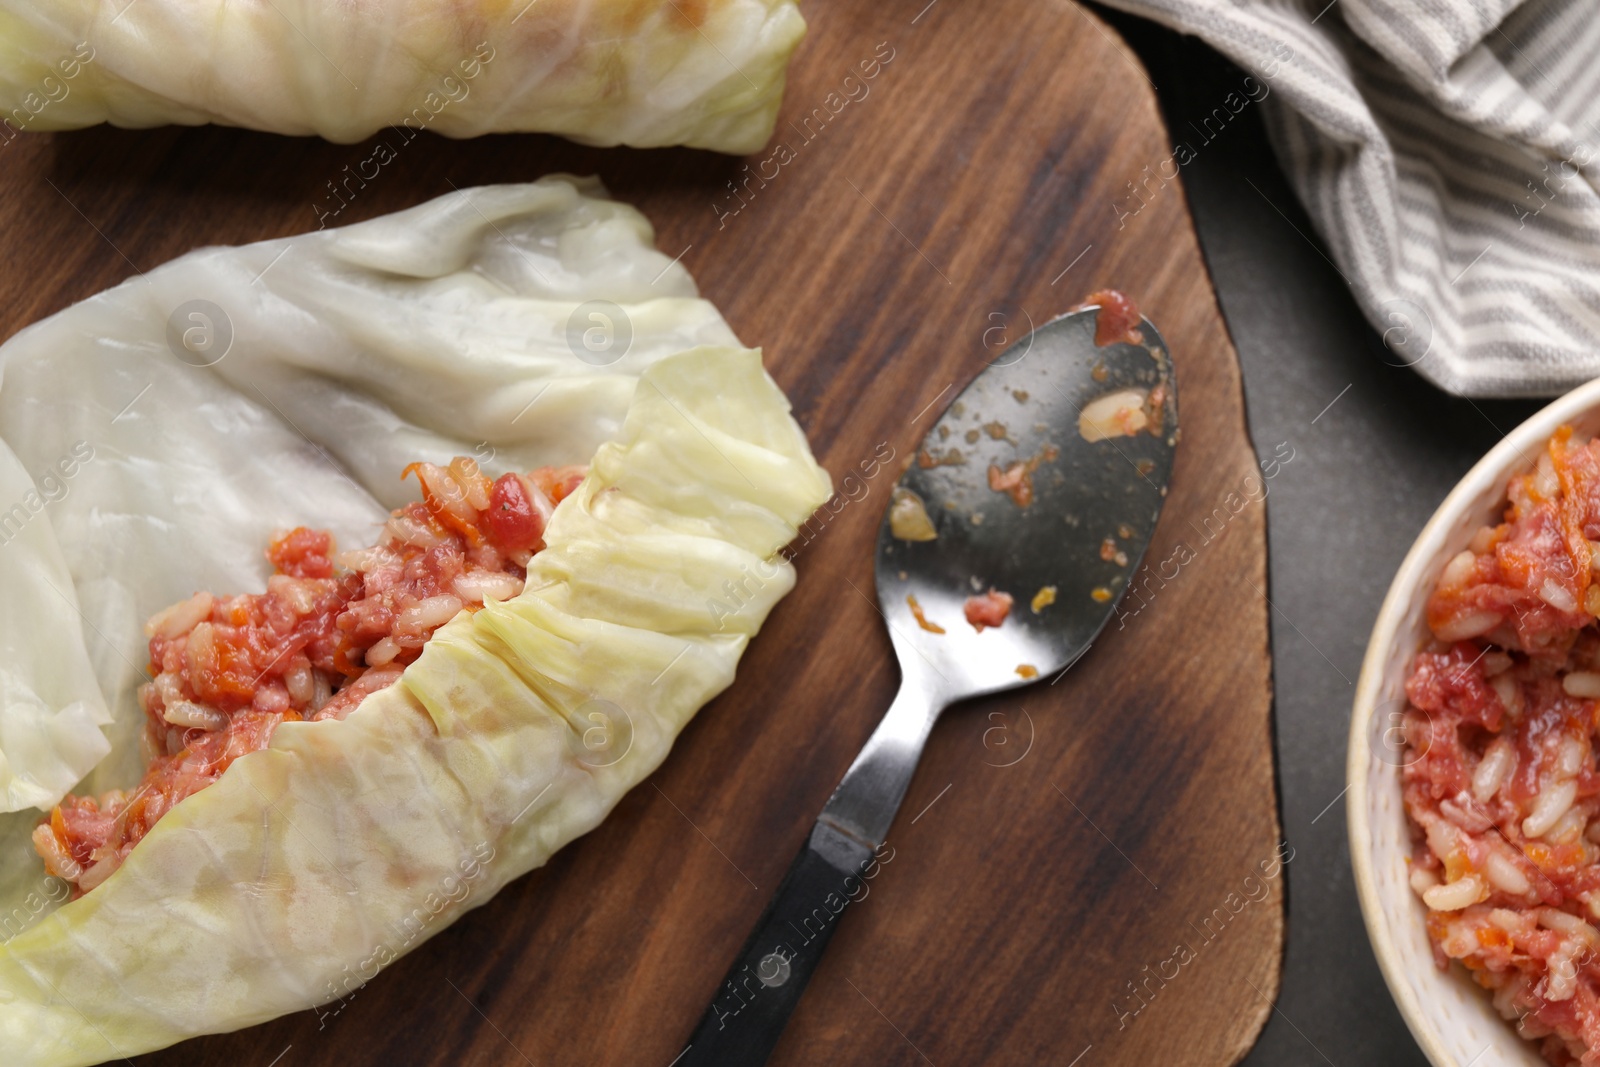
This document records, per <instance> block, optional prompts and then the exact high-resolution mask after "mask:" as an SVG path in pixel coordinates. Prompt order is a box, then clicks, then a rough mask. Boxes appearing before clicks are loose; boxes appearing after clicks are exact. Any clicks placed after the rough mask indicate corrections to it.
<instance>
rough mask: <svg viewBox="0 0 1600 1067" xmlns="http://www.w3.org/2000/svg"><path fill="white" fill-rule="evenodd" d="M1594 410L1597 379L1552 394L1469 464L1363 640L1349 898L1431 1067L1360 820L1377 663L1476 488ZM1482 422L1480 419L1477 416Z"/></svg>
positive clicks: (1428, 1026) (1348, 787)
mask: <svg viewBox="0 0 1600 1067" xmlns="http://www.w3.org/2000/svg"><path fill="white" fill-rule="evenodd" d="M1596 408H1600V378H1597V379H1595V380H1593V381H1589V382H1586V383H1585V384H1583V385H1580V386H1578V387H1577V388H1576V389H1573V390H1572V391H1571V392H1569V393H1566V394H1565V395H1563V396H1561V397H1558V398H1557V399H1555V400H1553V401H1551V402H1550V403H1549V404H1547V405H1545V406H1544V407H1542V408H1540V409H1539V410H1538V411H1536V412H1534V413H1533V414H1532V415H1530V416H1528V418H1527V419H1525V420H1523V422H1522V423H1521V424H1519V425H1518V426H1517V427H1516V428H1515V429H1513V430H1512V431H1511V432H1510V433H1507V434H1505V435H1504V436H1503V437H1502V438H1501V439H1500V441H1499V442H1498V443H1496V444H1495V446H1494V447H1493V448H1491V449H1490V450H1489V451H1488V452H1487V453H1485V454H1484V456H1483V458H1481V459H1479V460H1478V462H1477V463H1474V464H1473V465H1472V468H1471V469H1470V470H1468V471H1467V473H1466V474H1465V475H1463V476H1462V478H1461V480H1460V481H1458V482H1457V483H1456V484H1455V487H1454V488H1453V489H1451V490H1450V492H1449V494H1448V495H1447V496H1446V497H1445V498H1444V500H1443V501H1442V502H1441V503H1440V504H1439V506H1438V508H1436V509H1435V510H1434V512H1433V515H1432V516H1431V517H1430V518H1429V519H1428V521H1427V523H1426V524H1425V525H1424V526H1423V527H1422V530H1421V532H1420V533H1418V535H1417V539H1416V541H1414V542H1413V543H1412V545H1411V549H1410V550H1409V551H1408V552H1407V553H1406V556H1405V559H1404V560H1403V561H1402V562H1401V564H1400V568H1399V569H1398V570H1397V571H1396V572H1395V576H1394V580H1393V581H1392V582H1390V584H1389V591H1388V592H1387V593H1386V594H1384V598H1383V606H1382V607H1381V608H1379V609H1378V617H1377V619H1376V621H1375V622H1374V623H1373V626H1372V634H1371V636H1370V637H1369V638H1368V639H1367V649H1366V652H1365V654H1364V655H1363V657H1362V660H1361V674H1360V676H1359V677H1358V678H1357V680H1356V694H1355V700H1354V702H1353V705H1352V707H1351V712H1350V739H1349V746H1348V749H1347V757H1346V761H1345V814H1346V821H1347V823H1348V826H1349V846H1350V863H1351V868H1352V872H1353V873H1354V875H1355V883H1356V896H1357V898H1358V900H1359V901H1360V904H1361V917H1362V920H1363V924H1364V925H1365V926H1366V928H1367V938H1368V940H1369V941H1371V942H1372V949H1373V952H1374V954H1375V955H1376V956H1377V958H1378V969H1379V970H1380V971H1381V972H1382V973H1383V980H1384V982H1385V983H1386V984H1387V985H1388V987H1389V993H1390V995H1391V996H1392V997H1393V998H1394V1001H1395V1003H1396V1005H1398V1006H1399V1008H1400V1015H1401V1017H1402V1018H1404V1019H1405V1022H1406V1026H1407V1027H1408V1028H1409V1029H1410V1030H1411V1035H1412V1036H1413V1037H1414V1038H1416V1040H1417V1043H1418V1044H1419V1045H1421V1046H1422V1050H1423V1052H1424V1054H1426V1055H1427V1057H1428V1060H1429V1062H1431V1063H1432V1064H1434V1065H1435V1067H1459V1065H1458V1064H1457V1063H1456V1062H1455V1060H1454V1059H1453V1058H1452V1057H1451V1055H1450V1054H1449V1053H1448V1052H1447V1051H1446V1050H1445V1047H1444V1044H1443V1041H1442V1039H1441V1038H1440V1035H1439V1034H1438V1033H1437V1032H1436V1030H1435V1028H1434V1026H1433V1024H1432V1023H1431V1021H1430V1020H1429V1018H1428V1016H1427V1015H1426V1014H1424V1013H1423V1011H1422V1007H1421V1004H1420V1002H1419V1000H1418V997H1417V993H1416V991H1415V989H1414V988H1413V987H1412V986H1411V984H1410V982H1409V981H1407V977H1406V975H1407V972H1406V968H1405V965H1404V964H1403V963H1402V961H1401V959H1400V955H1399V950H1398V948H1397V947H1396V945H1395V942H1394V937H1393V935H1392V934H1391V932H1390V930H1389V927H1388V925H1387V923H1386V922H1385V919H1384V915H1383V909H1382V907H1381V903H1380V894H1379V891H1378V882H1377V878H1376V875H1375V873H1374V872H1375V867H1374V863H1373V856H1372V829H1371V826H1370V824H1369V822H1368V819H1367V811H1368V797H1369V794H1368V790H1367V775H1368V768H1369V766H1370V760H1371V755H1372V753H1371V746H1370V744H1369V734H1370V731H1369V729H1368V724H1369V723H1370V721H1371V718H1372V713H1373V711H1374V710H1375V709H1376V707H1377V703H1378V699H1377V698H1378V693H1379V690H1380V689H1381V688H1382V685H1383V673H1384V663H1385V661H1386V660H1387V659H1388V655H1389V650H1390V649H1391V647H1392V646H1393V643H1394V641H1395V638H1396V635H1397V633H1398V630H1399V628H1400V624H1401V622H1402V620H1403V619H1404V616H1405V614H1406V611H1407V609H1408V608H1409V607H1410V604H1411V597H1412V596H1413V595H1415V592H1416V591H1417V590H1419V589H1422V588H1423V587H1424V583H1425V582H1426V581H1428V580H1430V579H1431V578H1432V577H1433V576H1432V575H1431V574H1428V573H1424V570H1425V569H1426V568H1427V567H1428V565H1429V564H1430V562H1431V561H1432V560H1435V559H1437V558H1438V553H1439V551H1440V549H1441V548H1442V547H1443V543H1444V541H1445V539H1446V538H1447V536H1448V534H1449V531H1450V529H1451V527H1452V526H1454V525H1455V523H1456V521H1457V520H1458V519H1459V518H1460V517H1461V515H1462V514H1464V513H1465V512H1466V511H1467V510H1468V509H1469V508H1470V507H1471V506H1472V505H1473V503H1474V502H1475V501H1476V500H1477V499H1478V498H1479V497H1480V495H1481V494H1482V493H1483V491H1484V489H1485V488H1486V487H1488V486H1490V485H1494V486H1496V487H1497V488H1498V489H1500V490H1501V491H1502V492H1503V491H1504V488H1505V483H1506V481H1507V479H1509V478H1510V476H1511V475H1512V473H1514V472H1515V471H1516V470H1518V469H1520V468H1521V467H1524V466H1526V465H1527V458H1526V457H1528V456H1530V455H1534V454H1537V453H1538V452H1539V451H1542V450H1543V448H1544V446H1545V442H1547V441H1548V440H1549V439H1550V437H1551V435H1553V434H1554V433H1555V431H1556V430H1557V429H1558V428H1559V427H1560V426H1561V425H1562V424H1563V423H1567V422H1572V421H1575V420H1576V419H1578V418H1579V417H1580V416H1582V415H1585V414H1589V413H1591V412H1592V411H1593V410H1594V409H1596ZM1485 418H1487V416H1485Z"/></svg>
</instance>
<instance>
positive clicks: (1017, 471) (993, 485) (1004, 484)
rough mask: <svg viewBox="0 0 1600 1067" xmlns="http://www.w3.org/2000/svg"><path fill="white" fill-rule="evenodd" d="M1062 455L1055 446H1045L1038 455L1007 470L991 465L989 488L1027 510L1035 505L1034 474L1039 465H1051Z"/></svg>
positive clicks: (1017, 462) (1015, 463)
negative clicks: (1008, 497) (1003, 494)
mask: <svg viewBox="0 0 1600 1067" xmlns="http://www.w3.org/2000/svg"><path fill="white" fill-rule="evenodd" d="M1060 454H1061V450H1060V449H1058V448H1056V446H1055V445H1045V446H1044V447H1043V448H1041V449H1040V450H1039V452H1038V454H1037V455H1035V456H1033V457H1032V458H1030V459H1026V460H1022V459H1019V460H1017V461H1015V462H1014V463H1012V464H1011V465H1010V466H1009V467H1007V468H1006V469H1005V470H1001V469H1000V466H999V465H998V464H995V463H991V464H989V488H990V489H992V490H994V491H995V492H996V493H1005V494H1007V495H1008V496H1010V497H1011V500H1012V502H1013V503H1015V504H1016V505H1017V507H1019V508H1025V507H1027V506H1028V505H1029V504H1031V503H1033V472H1034V471H1036V470H1038V469H1039V464H1041V463H1049V462H1051V461H1053V460H1054V459H1055V458H1056V457H1057V456H1059V455H1060Z"/></svg>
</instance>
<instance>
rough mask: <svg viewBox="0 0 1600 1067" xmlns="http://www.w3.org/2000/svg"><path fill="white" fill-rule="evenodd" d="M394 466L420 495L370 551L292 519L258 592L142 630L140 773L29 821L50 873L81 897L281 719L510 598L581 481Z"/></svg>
mask: <svg viewBox="0 0 1600 1067" xmlns="http://www.w3.org/2000/svg"><path fill="white" fill-rule="evenodd" d="M405 473H406V475H407V476H410V475H412V474H415V475H416V476H417V478H418V479H419V481H420V482H421V483H422V496H423V499H422V500H421V501H417V502H414V503H410V504H406V505H405V506H404V507H401V508H398V509H396V510H395V511H394V512H393V513H391V515H390V516H389V519H388V521H387V522H386V523H385V524H384V526H383V530H382V533H381V534H380V536H379V537H378V540H377V543H376V544H374V545H373V546H371V547H370V548H364V549H359V550H356V551H353V552H343V553H339V552H336V551H335V546H334V541H333V536H332V535H331V534H329V533H328V532H327V531H324V530H311V529H307V528H305V527H298V528H296V529H293V530H290V531H288V532H286V533H283V534H280V535H279V536H277V537H276V538H274V539H273V540H272V543H271V544H270V545H269V547H268V548H267V553H266V555H267V558H268V560H270V561H271V563H272V565H273V569H274V573H273V575H272V576H271V577H270V578H268V579H267V588H266V591H265V592H264V593H246V594H240V595H237V596H232V597H226V598H224V597H218V596H214V595H213V594H211V593H205V592H202V593H197V594H195V595H194V596H193V597H190V598H189V599H188V600H184V601H181V602H179V603H177V604H174V605H172V606H171V607H169V608H167V609H165V610H164V611H161V612H159V613H157V614H156V615H155V616H153V617H152V618H151V619H150V620H149V622H148V623H146V625H145V633H146V635H147V636H148V637H149V639H150V673H151V676H152V678H151V681H149V682H147V683H146V684H144V685H143V686H141V687H140V689H139V702H140V704H141V706H142V707H143V708H144V711H145V716H146V728H145V735H144V743H145V747H146V755H147V757H148V759H149V765H148V769H147V770H146V772H145V775H144V779H143V781H141V782H140V784H139V786H138V787H137V788H135V789H133V790H129V791H123V790H114V791H112V792H110V793H107V794H105V795H104V796H101V797H98V798H96V797H79V796H70V795H69V796H68V797H66V798H65V799H64V800H63V801H62V802H61V804H60V805H58V806H57V807H56V808H55V810H54V811H52V812H51V813H50V818H49V820H48V821H47V822H44V823H42V824H41V825H40V826H38V827H37V828H36V829H35V830H34V835H33V840H34V846H35V847H36V848H37V849H38V851H39V854H40V855H41V856H43V857H44V861H45V866H46V868H47V869H48V870H49V872H50V873H51V874H53V875H56V876H57V877H60V878H63V879H65V880H67V881H69V882H71V883H72V884H73V886H74V889H75V891H76V892H77V893H84V892H88V891H89V890H91V889H93V888H94V887H95V886H97V885H99V884H100V883H101V882H103V881H104V880H105V879H106V878H107V877H109V876H110V875H111V873H112V872H113V871H115V870H116V869H117V867H119V866H120V865H121V864H122V861H123V860H124V859H125V858H126V857H127V855H128V853H129V852H130V851H131V850H132V849H133V847H134V846H135V845H136V844H138V842H139V841H140V839H142V838H143V837H144V835H145V834H146V833H148V832H149V830H150V828H151V827H152V826H154V825H155V823H156V821H157V820H159V819H160V818H161V816H162V815H164V814H165V813H166V812H167V811H169V810H170V809H171V808H172V806H173V805H175V804H177V803H178V802H179V801H181V800H182V799H183V798H185V797H187V796H190V795H191V794H193V793H195V792H198V791H199V790H201V789H203V788H205V787H206V786H207V785H209V784H211V783H212V782H214V781H216V780H217V778H218V777H219V776H221V774H222V773H223V772H224V771H225V770H227V768H228V766H229V764H231V763H232V762H233V761H234V760H235V759H237V758H239V757H240V756H243V755H245V754H246V753H249V752H254V751H256V750H257V749H261V748H265V747H266V745H267V743H268V741H269V740H270V739H271V737H272V731H273V730H274V729H276V728H277V726H278V724H279V723H282V722H295V721H301V720H307V719H311V720H315V719H328V718H339V719H342V718H344V717H345V716H346V715H348V714H349V713H350V712H351V711H353V710H354V709H355V708H356V706H357V705H358V704H360V703H361V701H362V700H363V699H365V698H366V697H367V696H368V695H370V694H372V693H375V692H377V691H378V690H380V689H383V688H384V687H386V686H388V685H391V684H392V683H393V682H394V681H395V680H396V679H398V678H399V677H400V673H401V671H402V670H404V669H405V666H406V665H407V664H409V663H411V662H412V661H413V660H415V659H416V658H417V656H419V655H420V654H421V652H422V647H423V645H424V644H425V643H426V642H427V640H428V638H430V637H431V636H433V632H434V631H435V630H436V629H438V628H439V627H440V626H442V625H444V624H445V623H446V622H448V621H450V619H452V618H454V617H455V616H456V615H457V614H458V613H460V612H461V611H463V610H466V611H473V610H476V609H477V608H479V607H482V606H483V603H484V600H485V599H486V598H490V599H495V600H506V599H509V598H511V597H514V596H516V595H517V594H518V593H520V592H521V591H522V586H523V581H524V579H525V576H526V568H527V565H528V561H529V560H530V559H532V557H533V555H534V553H536V552H538V551H539V550H540V549H542V548H543V547H544V529H545V523H546V521H547V520H548V519H549V517H550V515H551V513H552V512H553V511H554V509H555V505H556V504H557V503H559V502H560V501H561V499H562V498H563V497H565V496H566V495H567V494H569V493H571V492H572V491H573V490H574V489H575V488H576V487H577V485H578V484H579V482H581V481H582V480H583V475H584V471H583V469H582V468H577V467H564V468H551V467H546V468H541V469H539V470H536V471H533V472H531V473H529V474H527V475H521V474H506V475H502V476H501V477H500V478H498V479H495V480H491V479H489V478H488V477H487V476H486V475H484V474H482V473H481V472H480V471H479V470H478V467H477V465H476V464H475V463H474V462H473V461H472V460H470V459H465V458H457V459H456V460H454V461H452V462H451V463H450V464H449V465H448V466H437V465H435V464H431V463H413V464H412V465H411V466H409V467H407V468H406V472H405Z"/></svg>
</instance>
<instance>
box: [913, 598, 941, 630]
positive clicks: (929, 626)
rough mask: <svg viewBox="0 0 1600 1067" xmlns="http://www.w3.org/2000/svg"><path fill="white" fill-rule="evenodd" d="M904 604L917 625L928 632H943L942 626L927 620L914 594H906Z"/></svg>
mask: <svg viewBox="0 0 1600 1067" xmlns="http://www.w3.org/2000/svg"><path fill="white" fill-rule="evenodd" d="M906 606H907V607H909V608H910V609H911V616H912V618H914V619H916V620H917V625H918V626H920V627H922V628H923V629H924V630H926V631H928V632H929V633H930V634H942V633H944V632H945V630H944V627H943V626H940V625H939V624H938V623H936V622H929V621H928V617H927V616H926V615H924V614H923V613H922V605H921V604H918V603H917V598H916V597H915V596H912V595H910V594H907V596H906Z"/></svg>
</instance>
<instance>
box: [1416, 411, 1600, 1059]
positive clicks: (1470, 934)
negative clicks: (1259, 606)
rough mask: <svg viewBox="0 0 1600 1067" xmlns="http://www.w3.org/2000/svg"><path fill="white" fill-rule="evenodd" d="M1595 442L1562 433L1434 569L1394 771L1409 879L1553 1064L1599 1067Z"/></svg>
mask: <svg viewBox="0 0 1600 1067" xmlns="http://www.w3.org/2000/svg"><path fill="white" fill-rule="evenodd" d="M1597 573H1600V441H1590V442H1587V443H1577V442H1575V441H1574V440H1573V438H1572V431H1571V429H1570V428H1567V427H1563V428H1562V429H1561V430H1560V431H1558V432H1557V434H1556V435H1555V436H1554V437H1553V438H1552V439H1551V440H1550V442H1549V445H1548V448H1547V449H1546V450H1545V451H1544V452H1543V453H1542V454H1541V455H1540V456H1539V459H1538V462H1537V464H1536V465H1535V467H1534V469H1533V470H1532V471H1530V472H1528V473H1526V474H1521V475H1518V476H1516V477H1513V478H1512V479H1511V481H1510V484H1509V486H1508V487H1507V504H1506V510H1505V513H1504V521H1503V522H1501V523H1500V524H1499V525H1496V526H1485V527H1483V528H1482V529H1480V530H1479V531H1478V532H1477V534H1476V535H1475V536H1474V537H1473V539H1472V543H1471V546H1470V547H1469V548H1468V549H1467V550H1466V551H1464V552H1462V553H1460V554H1459V555H1457V556H1456V557H1455V558H1453V559H1452V560H1450V562H1449V563H1448V564H1447V565H1446V566H1445V568H1444V571H1443V573H1442V574H1441V575H1440V577H1439V582H1438V585H1437V587H1436V588H1435V590H1434V592H1433V594H1432V596H1431V597H1430V599H1429V601H1428V604H1427V619H1428V625H1429V628H1430V629H1431V630H1432V633H1433V638H1434V640H1433V641H1432V642H1431V643H1430V644H1429V645H1428V646H1427V647H1425V648H1424V649H1423V650H1422V651H1420V652H1419V653H1418V654H1417V656H1416V659H1415V660H1414V662H1413V664H1412V667H1411V672H1410V675H1409V678H1408V680H1407V682H1406V696H1407V698H1408V703H1407V706H1406V709H1405V712H1404V715H1403V718H1402V720H1401V727H1402V732H1403V735H1404V749H1403V756H1402V760H1401V762H1402V782H1403V789H1404V796H1405V806H1406V812H1407V814H1408V816H1409V817H1410V821H1411V825H1412V830H1413V832H1414V835H1415V841H1416V845H1415V848H1414V852H1413V856H1412V858H1411V860H1410V863H1411V868H1412V870H1411V885H1412V888H1413V889H1414V890H1415V891H1416V892H1417V893H1418V895H1419V896H1421V898H1422V900H1423V902H1424V903H1425V904H1426V905H1427V908H1428V918H1427V925H1428V934H1429V936H1430V939H1431V940H1432V942H1433V946H1434V953H1435V957H1436V959H1437V960H1438V963H1439V965H1440V967H1448V966H1449V963H1450V961H1451V960H1459V961H1461V963H1462V964H1463V965H1464V966H1465V967H1466V968H1467V970H1468V972H1469V973H1470V974H1471V975H1472V977H1473V978H1474V979H1475V980H1476V981H1477V982H1478V984H1479V985H1481V986H1483V987H1484V988H1486V989H1488V990H1489V991H1490V992H1491V994H1492V996H1493V999H1494V1005H1495V1008H1496V1009H1497V1010H1498V1011H1499V1012H1500V1014H1501V1015H1503V1016H1504V1017H1505V1018H1507V1019H1509V1020H1512V1021H1513V1022H1514V1023H1515V1024H1516V1026H1517V1029H1518V1032H1519V1033H1521V1034H1522V1036H1524V1037H1525V1038H1528V1039H1529V1040H1532V1041H1535V1042H1537V1043H1538V1045H1539V1049H1540V1051H1541V1052H1542V1053H1543V1054H1544V1057H1545V1058H1546V1059H1547V1060H1549V1061H1550V1062H1551V1063H1553V1064H1557V1065H1570V1064H1584V1065H1586V1067H1596V1065H1600V821H1597V819H1596V815H1597V814H1600V773H1597V771H1596V763H1595V734H1596V730H1597V727H1600V631H1597V629H1596V625H1595V620H1596V616H1597V615H1600V584H1597V583H1596V577H1597Z"/></svg>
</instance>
